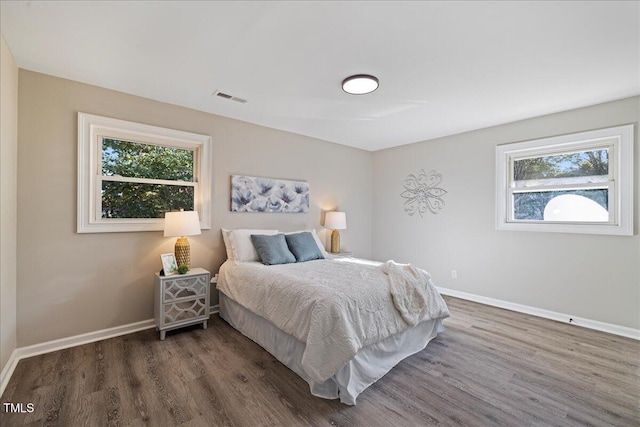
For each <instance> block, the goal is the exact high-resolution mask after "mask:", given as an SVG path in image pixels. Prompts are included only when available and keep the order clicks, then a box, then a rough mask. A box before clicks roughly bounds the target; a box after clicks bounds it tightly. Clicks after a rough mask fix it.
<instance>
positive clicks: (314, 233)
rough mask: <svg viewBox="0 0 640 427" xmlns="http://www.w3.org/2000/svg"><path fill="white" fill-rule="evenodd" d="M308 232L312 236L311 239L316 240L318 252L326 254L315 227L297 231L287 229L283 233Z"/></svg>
mask: <svg viewBox="0 0 640 427" xmlns="http://www.w3.org/2000/svg"><path fill="white" fill-rule="evenodd" d="M305 231H306V232H309V233H311V235H312V236H313V240H315V241H316V244H317V245H318V248H319V249H320V252H322V254H323V255H327V253H328V252H327V250H326V249H325V248H324V245H323V244H322V242H321V241H320V237H318V234H317V233H316V230H315V229H313V228H312V229H311V230H298V231H288V232H286V233H284V234H296V233H304V232H305Z"/></svg>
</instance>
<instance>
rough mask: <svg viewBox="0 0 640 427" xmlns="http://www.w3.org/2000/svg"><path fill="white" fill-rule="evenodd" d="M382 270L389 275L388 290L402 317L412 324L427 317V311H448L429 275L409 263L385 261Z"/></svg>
mask: <svg viewBox="0 0 640 427" xmlns="http://www.w3.org/2000/svg"><path fill="white" fill-rule="evenodd" d="M382 271H384V272H385V274H387V275H388V276H389V292H390V293H391V297H392V298H393V304H394V305H395V306H396V308H397V309H398V311H399V312H400V315H401V316H402V318H403V319H404V320H405V322H407V323H408V324H409V325H411V326H414V325H416V324H418V322H420V321H421V320H423V319H425V318H429V317H428V316H429V313H447V314H448V313H449V311H448V309H447V306H446V304H445V303H444V300H443V299H442V298H441V297H440V294H439V293H438V291H437V290H436V287H435V286H433V283H432V282H431V275H430V274H429V273H427V272H426V271H424V270H420V269H419V268H416V267H415V266H414V265H411V264H398V263H396V262H394V261H387V262H385V263H384V264H383V265H382Z"/></svg>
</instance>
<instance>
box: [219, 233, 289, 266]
mask: <svg viewBox="0 0 640 427" xmlns="http://www.w3.org/2000/svg"><path fill="white" fill-rule="evenodd" d="M278 233H279V231H278V230H249V229H238V230H233V231H231V233H230V234H229V243H230V244H231V248H232V252H233V258H232V259H233V260H235V261H239V262H244V261H260V256H259V255H258V252H256V248H254V247H253V242H252V241H251V235H252V234H264V235H267V236H273V235H274V234H278Z"/></svg>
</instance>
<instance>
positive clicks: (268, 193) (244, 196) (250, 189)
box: [231, 175, 309, 212]
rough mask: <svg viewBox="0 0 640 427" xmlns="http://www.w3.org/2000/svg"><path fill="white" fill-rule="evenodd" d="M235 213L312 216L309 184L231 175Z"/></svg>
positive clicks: (232, 205) (232, 207)
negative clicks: (307, 213)
mask: <svg viewBox="0 0 640 427" xmlns="http://www.w3.org/2000/svg"><path fill="white" fill-rule="evenodd" d="M231 211H232V212H309V183H307V182H304V181H289V180H284V179H273V178H260V177H253V176H244V175H231Z"/></svg>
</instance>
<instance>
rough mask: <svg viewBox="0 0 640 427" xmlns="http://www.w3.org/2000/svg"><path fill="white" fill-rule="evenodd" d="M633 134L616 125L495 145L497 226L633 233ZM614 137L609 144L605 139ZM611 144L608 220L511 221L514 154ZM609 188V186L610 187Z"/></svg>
mask: <svg viewBox="0 0 640 427" xmlns="http://www.w3.org/2000/svg"><path fill="white" fill-rule="evenodd" d="M633 136H634V126H633V125H625V126H616V127H612V128H607V129H599V130H594V131H588V132H580V133H574V134H570V135H562V136H554V137H550V138H543V139H536V140H532V141H524V142H517V143H512V144H505V145H498V146H497V147H496V229H497V230H512V231H515V230H519V231H542V232H556V233H583V234H609V235H622V236H632V235H633V203H634V200H633V199H634V193H633V164H634V157H633V144H634V141H633ZM605 140H606V141H610V140H613V142H612V143H611V144H609V143H608V142H604V141H605ZM604 145H611V146H612V151H610V157H609V175H610V177H609V179H610V180H612V181H613V182H614V183H615V191H613V192H611V191H610V193H609V213H610V220H609V222H607V223H577V222H574V223H572V222H556V223H553V222H541V221H529V222H527V221H510V220H509V212H510V210H511V209H512V208H511V203H512V202H511V193H512V189H510V188H508V187H509V182H510V176H509V174H510V171H511V166H510V162H512V161H513V160H512V159H513V158H514V157H522V156H523V155H531V156H536V155H539V154H543V155H544V154H550V153H554V152H567V151H571V150H573V149H576V150H578V149H583V148H589V147H594V146H604ZM610 189H611V186H610Z"/></svg>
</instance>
